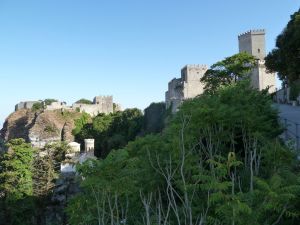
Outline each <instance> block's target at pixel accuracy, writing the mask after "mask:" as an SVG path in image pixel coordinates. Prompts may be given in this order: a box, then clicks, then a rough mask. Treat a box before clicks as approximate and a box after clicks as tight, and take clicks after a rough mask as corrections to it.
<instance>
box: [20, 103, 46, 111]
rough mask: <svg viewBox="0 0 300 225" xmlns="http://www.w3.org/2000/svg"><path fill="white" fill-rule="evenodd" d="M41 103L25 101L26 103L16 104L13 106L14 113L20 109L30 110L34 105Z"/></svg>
mask: <svg viewBox="0 0 300 225" xmlns="http://www.w3.org/2000/svg"><path fill="white" fill-rule="evenodd" d="M40 102H42V101H26V102H19V103H18V104H16V106H15V111H18V110H20V109H31V108H32V106H33V105H34V104H35V103H40Z"/></svg>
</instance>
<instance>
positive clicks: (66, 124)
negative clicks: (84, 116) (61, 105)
mask: <svg viewBox="0 0 300 225" xmlns="http://www.w3.org/2000/svg"><path fill="white" fill-rule="evenodd" d="M80 115H81V114H80V113H78V112H69V113H68V114H66V115H65V114H63V112H61V111H59V110H58V111H39V112H33V111H31V110H28V109H21V110H18V111H16V112H14V113H12V114H11V115H10V116H9V117H8V118H7V119H6V121H5V123H4V126H3V128H2V130H1V131H0V137H1V138H2V139H3V140H4V141H8V140H10V139H14V138H23V139H25V140H26V141H27V142H30V143H32V145H33V146H34V147H38V148H42V147H44V146H45V144H47V143H49V142H56V141H67V142H70V141H73V140H74V137H73V135H72V130H73V129H74V127H75V125H74V120H75V119H76V118H78V117H79V116H80Z"/></svg>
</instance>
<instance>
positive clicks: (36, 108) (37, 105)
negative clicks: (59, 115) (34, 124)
mask: <svg viewBox="0 0 300 225" xmlns="http://www.w3.org/2000/svg"><path fill="white" fill-rule="evenodd" d="M43 108H44V105H43V102H36V103H34V104H33V105H32V108H31V110H32V111H39V110H41V109H43Z"/></svg>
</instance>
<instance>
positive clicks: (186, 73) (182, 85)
mask: <svg viewBox="0 0 300 225" xmlns="http://www.w3.org/2000/svg"><path fill="white" fill-rule="evenodd" d="M206 71H207V66H206V65H186V66H185V67H183V68H182V69H181V78H174V79H173V80H171V81H170V82H169V84H168V91H167V92H166V94H165V99H166V100H165V102H166V107H167V108H169V107H172V108H171V111H172V112H173V113H175V112H176V111H177V109H178V107H179V106H180V105H181V103H182V102H183V101H184V100H185V99H189V98H194V97H196V96H198V95H200V94H202V93H203V91H204V90H203V89H204V85H205V84H203V83H202V82H201V81H200V79H201V78H202V77H203V75H204V74H205V72H206Z"/></svg>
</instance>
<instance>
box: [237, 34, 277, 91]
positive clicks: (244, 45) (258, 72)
mask: <svg viewBox="0 0 300 225" xmlns="http://www.w3.org/2000/svg"><path fill="white" fill-rule="evenodd" d="M238 40H239V52H247V53H249V54H250V55H252V56H254V57H255V58H256V59H257V63H256V65H255V66H254V68H253V69H252V71H251V73H250V78H251V84H252V87H254V88H256V89H258V90H263V89H265V88H267V87H269V92H270V93H273V92H274V91H275V89H276V88H275V87H276V79H275V73H270V72H268V71H267V68H266V65H265V60H264V58H265V57H266V46H265V30H263V29H261V30H250V31H248V32H246V33H243V34H241V35H239V36H238Z"/></svg>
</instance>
